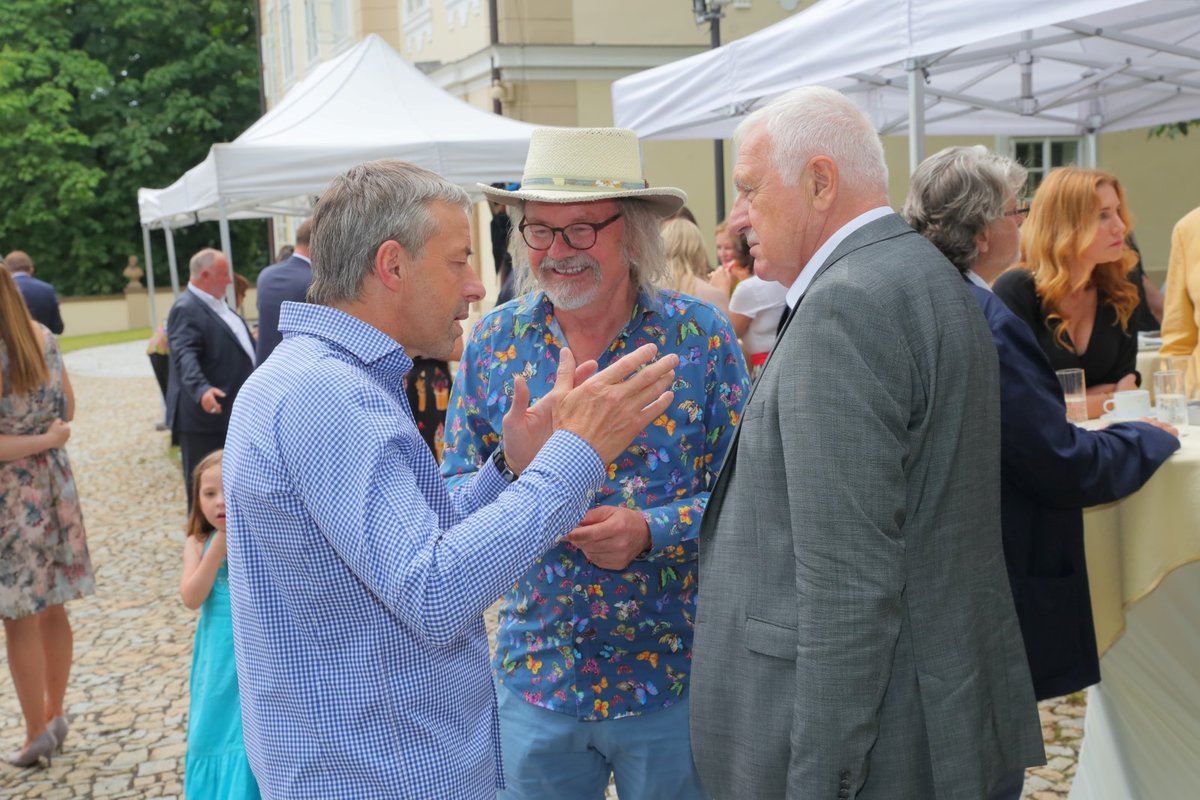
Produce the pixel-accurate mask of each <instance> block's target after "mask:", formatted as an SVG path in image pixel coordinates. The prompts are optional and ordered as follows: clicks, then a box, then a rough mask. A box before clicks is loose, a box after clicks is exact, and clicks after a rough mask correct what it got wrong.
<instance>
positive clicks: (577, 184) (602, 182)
mask: <svg viewBox="0 0 1200 800" xmlns="http://www.w3.org/2000/svg"><path fill="white" fill-rule="evenodd" d="M534 186H547V187H553V188H555V189H561V190H563V191H568V192H586V191H588V190H590V189H600V190H602V191H609V192H628V191H635V190H638V189H647V188H649V187H650V184H649V183H648V182H647V181H644V180H641V181H623V180H617V179H614V178H595V179H593V180H589V179H587V178H559V177H553V178H551V177H547V178H528V177H527V178H523V179H522V180H521V188H522V189H528V188H531V187H534Z"/></svg>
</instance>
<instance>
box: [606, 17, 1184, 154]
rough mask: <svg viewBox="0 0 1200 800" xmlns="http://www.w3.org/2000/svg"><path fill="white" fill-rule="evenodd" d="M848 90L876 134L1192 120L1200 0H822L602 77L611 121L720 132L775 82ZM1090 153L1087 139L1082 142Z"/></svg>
mask: <svg viewBox="0 0 1200 800" xmlns="http://www.w3.org/2000/svg"><path fill="white" fill-rule="evenodd" d="M806 84H822V85H826V86H830V87H833V88H835V89H838V90H840V91H842V92H845V93H846V94H848V95H850V96H852V97H854V98H855V99H856V100H857V102H858V103H859V104H860V105H861V106H862V107H863V109H864V110H866V111H867V113H868V114H869V115H870V116H871V118H872V120H873V121H874V122H875V125H876V127H877V128H878V130H879V131H880V133H883V134H898V133H905V132H908V133H909V134H910V135H909V151H910V162H911V166H913V167H915V166H916V164H917V163H919V162H920V161H921V159H922V158H923V157H924V136H925V132H929V133H935V134H950V135H954V134H973V135H978V134H993V135H1023V136H1080V135H1090V134H1094V133H1096V132H1099V131H1116V130H1125V129H1129V128H1138V127H1145V126H1150V125H1158V124H1164V123H1170V122H1176V121H1179V120H1182V119H1189V118H1192V117H1200V0H1053V2H1047V0H997V1H996V2H992V3H977V2H967V0H823V2H819V3H816V4H815V5H813V6H811V7H810V8H808V9H806V10H804V11H802V12H800V13H798V14H796V15H794V16H792V17H789V18H788V19H786V20H783V21H782V22H779V23H777V24H775V25H773V26H771V27H769V28H766V29H764V30H761V31H759V32H757V33H754V34H751V35H749V36H746V37H744V38H742V39H738V40H736V41H734V42H731V43H730V44H727V45H725V46H723V47H720V48H717V49H715V50H711V51H709V52H706V53H701V54H700V55H696V56H693V57H691V58H686V59H682V60H680V61H676V62H673V63H671V64H666V65H664V66H662V67H658V68H655V69H651V70H646V71H645V72H640V73H637V74H635V75H631V76H629V77H627V78H623V79H621V80H619V81H617V82H616V83H615V84H614V85H613V116H614V119H615V120H616V124H617V125H621V126H624V127H629V128H632V129H633V130H635V131H637V133H638V135H639V136H642V137H645V138H650V139H713V138H727V137H729V136H730V135H731V134H732V133H733V130H734V128H735V127H736V126H737V124H738V123H739V122H740V121H741V119H742V118H743V117H745V115H746V114H748V113H749V112H750V111H753V110H754V109H756V108H759V107H761V106H762V105H764V104H766V103H767V102H769V101H770V100H771V99H773V98H774V97H776V96H778V95H779V94H782V93H783V92H785V91H787V90H788V89H791V88H794V87H796V86H801V85H806ZM1092 152H1093V153H1094V148H1093V149H1092Z"/></svg>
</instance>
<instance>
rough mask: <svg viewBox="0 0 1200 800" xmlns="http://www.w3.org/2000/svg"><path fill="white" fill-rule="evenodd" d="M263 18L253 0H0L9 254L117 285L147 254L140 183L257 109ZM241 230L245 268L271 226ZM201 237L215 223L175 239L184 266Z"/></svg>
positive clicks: (63, 285)
mask: <svg viewBox="0 0 1200 800" xmlns="http://www.w3.org/2000/svg"><path fill="white" fill-rule="evenodd" d="M254 14H255V7H254V4H253V3H252V2H247V1H246V0H240V1H239V0H77V1H75V2H72V1H71V0H3V1H2V2H0V42H3V43H4V44H3V47H0V165H2V166H0V249H3V250H11V249H22V250H27V251H28V252H29V253H30V255H31V256H33V258H34V261H35V262H36V263H37V266H38V273H39V275H40V276H42V277H44V278H46V279H47V280H50V281H51V282H53V283H55V284H56V286H57V287H58V288H59V290H60V292H62V293H64V294H87V293H97V292H112V291H117V290H118V289H119V288H120V287H121V286H122V285H123V283H124V279H123V278H122V277H121V275H120V272H121V269H122V268H123V267H124V265H125V261H126V258H127V257H128V256H129V255H130V254H138V255H140V254H141V252H142V238H141V230H140V227H139V225H138V214H137V189H138V187H139V186H153V187H158V186H165V185H167V184H169V183H170V182H172V181H174V180H175V179H176V178H178V177H179V176H180V175H181V174H183V172H184V171H185V170H186V169H188V168H190V167H192V166H193V165H195V164H196V163H198V162H200V161H201V160H202V159H203V158H204V157H205V155H206V154H207V152H208V148H209V146H210V145H211V144H212V143H213V142H220V141H229V140H231V139H233V138H235V137H236V136H237V135H238V134H239V133H241V132H242V131H243V130H244V129H245V128H246V127H247V126H248V125H249V124H250V123H252V122H253V121H254V120H255V119H256V118H257V117H258V116H259V114H260V113H261V112H260V105H259V103H260V101H259V88H258V80H259V79H258V71H259V67H258V51H257V43H256V34H255V24H254ZM232 233H233V240H234V248H233V249H234V264H235V265H236V266H237V268H238V269H239V270H243V271H244V270H246V268H247V267H253V268H257V267H260V266H262V265H263V264H264V263H266V261H267V260H268V258H267V253H266V244H267V243H266V235H265V225H264V223H262V222H241V223H233V225H232ZM155 239H156V240H157V244H156V250H157V252H156V255H155V275H156V277H157V278H158V280H159V281H160V282H161V281H165V280H166V275H167V268H166V256H165V248H164V246H163V244H162V242H161V239H162V237H161V236H158V235H156V236H155ZM205 246H219V233H218V231H217V226H216V224H215V223H209V224H205V225H199V226H194V227H192V228H189V229H186V230H184V231H180V232H178V233H177V235H176V251H177V252H178V253H179V255H180V258H181V259H182V260H184V261H186V258H187V256H188V254H190V253H191V252H194V251H195V250H197V249H199V248H201V247H205Z"/></svg>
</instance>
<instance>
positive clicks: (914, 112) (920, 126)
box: [904, 59, 925, 175]
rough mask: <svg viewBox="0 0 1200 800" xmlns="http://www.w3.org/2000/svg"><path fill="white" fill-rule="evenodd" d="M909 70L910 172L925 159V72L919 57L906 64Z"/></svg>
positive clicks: (910, 173)
mask: <svg viewBox="0 0 1200 800" xmlns="http://www.w3.org/2000/svg"><path fill="white" fill-rule="evenodd" d="M904 66H905V69H907V70H908V174H909V175H912V174H913V173H914V172H916V171H917V167H918V166H920V164H921V162H922V161H924V160H925V72H924V69H923V66H924V65H923V64H922V63H921V61H920V60H918V59H910V60H909V62H908V63H907V64H905V65H904Z"/></svg>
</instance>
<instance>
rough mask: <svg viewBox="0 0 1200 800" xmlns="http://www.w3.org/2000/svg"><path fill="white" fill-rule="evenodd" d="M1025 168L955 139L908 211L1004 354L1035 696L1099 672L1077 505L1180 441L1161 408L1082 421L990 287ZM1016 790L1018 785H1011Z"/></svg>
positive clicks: (1004, 455)
mask: <svg viewBox="0 0 1200 800" xmlns="http://www.w3.org/2000/svg"><path fill="white" fill-rule="evenodd" d="M1024 185H1025V168H1024V167H1022V166H1021V165H1020V164H1017V163H1016V162H1014V161H1012V160H1011V159H1009V158H1006V157H1004V156H1000V155H996V154H994V153H989V152H988V151H987V149H986V148H984V147H979V146H976V147H950V148H947V149H945V150H942V151H941V152H939V153H936V154H935V155H932V156H930V157H929V158H928V159H926V160H925V161H924V163H922V164H921V166H920V167H918V168H917V170H916V172H914V173H913V176H912V180H911V188H910V189H909V194H908V200H907V201H906V202H905V204H904V216H905V218H906V219H907V220H908V221H909V223H910V224H911V225H912V226H913V227H914V228H915V229H916V230H917V231H918V232H919V233H921V234H922V235H923V236H925V237H926V238H927V239H929V240H930V241H931V242H933V244H934V245H935V246H936V247H937V248H938V249H939V250H941V251H942V253H943V254H944V255H945V256H946V257H947V258H948V259H950V261H951V262H952V263H953V264H954V265H955V266H956V267H958V268H959V270H960V271H961V272H962V273H963V276H964V277H965V278H966V279H967V280H968V281H970V282H971V283H972V287H971V289H972V293H973V294H974V295H975V299H976V301H977V302H978V303H979V306H980V307H981V308H982V309H983V313H984V315H985V316H986V317H987V321H988V326H989V327H990V328H991V331H992V339H993V341H994V342H995V345H996V351H997V353H998V355H999V358H1000V431H1001V439H1000V459H1001V482H1000V497H1001V528H1002V530H1003V535H1004V556H1005V560H1006V562H1007V564H1008V578H1009V581H1010V583H1011V584H1012V591H1013V597H1014V599H1015V601H1016V605H1017V616H1018V618H1019V619H1020V622H1021V633H1022V634H1023V636H1024V639H1025V650H1026V654H1027V655H1028V657H1029V667H1030V671H1031V672H1032V673H1033V688H1034V692H1035V694H1036V695H1037V698H1038V699H1039V700H1042V699H1045V698H1048V697H1058V696H1060V695H1065V694H1068V693H1070V692H1075V691H1078V690H1080V689H1083V688H1084V687H1087V686H1091V685H1092V684H1094V683H1096V682H1098V681H1099V680H1100V667H1099V658H1098V656H1097V653H1096V633H1095V629H1094V627H1093V623H1092V603H1091V596H1090V593H1089V591H1088V574H1087V563H1086V561H1085V559H1084V545H1083V515H1082V513H1081V511H1080V510H1081V509H1082V508H1083V507H1085V506H1090V505H1096V504H1098V503H1110V502H1113V501H1115V500H1118V499H1120V498H1121V497H1124V496H1125V495H1127V494H1130V493H1131V492H1134V491H1136V490H1137V489H1139V488H1140V487H1141V486H1142V484H1143V483H1145V482H1146V481H1147V480H1149V478H1150V476H1151V475H1152V474H1153V473H1154V471H1155V470H1156V469H1157V468H1158V466H1159V465H1160V464H1162V462H1163V461H1165V460H1166V458H1167V456H1169V455H1170V454H1171V453H1173V452H1175V451H1176V450H1177V449H1178V448H1179V440H1178V439H1177V438H1176V437H1175V435H1174V433H1175V431H1174V428H1172V427H1171V426H1169V425H1164V424H1163V423H1160V422H1158V421H1157V420H1150V419H1147V420H1143V421H1141V422H1123V423H1117V424H1115V425H1109V426H1108V427H1106V428H1104V429H1103V430H1097V431H1088V430H1084V429H1082V428H1079V427H1077V426H1075V425H1073V424H1072V423H1070V422H1068V421H1067V416H1066V405H1065V403H1064V402H1063V396H1062V389H1061V388H1060V386H1059V384H1058V380H1057V379H1056V378H1055V375H1054V370H1053V369H1052V368H1051V366H1050V362H1049V361H1048V360H1047V359H1046V355H1045V353H1044V352H1043V351H1042V349H1041V347H1040V346H1039V345H1038V343H1037V341H1036V340H1035V339H1034V337H1033V333H1032V332H1031V331H1030V329H1029V326H1028V325H1026V324H1025V323H1024V322H1023V321H1021V320H1020V319H1018V318H1017V317H1016V316H1015V315H1014V314H1013V313H1012V312H1011V311H1009V310H1008V307H1007V306H1006V305H1005V304H1004V303H1003V302H1001V301H1000V300H999V299H998V298H997V297H996V296H995V295H993V294H992V293H991V291H990V289H989V288H988V287H989V284H990V283H991V282H992V281H993V280H995V279H996V278H997V277H999V275H1000V273H1002V272H1003V271H1005V270H1006V269H1007V268H1008V267H1009V266H1011V265H1012V263H1013V262H1014V261H1015V260H1016V257H1017V244H1018V238H1017V237H1018V234H1017V227H1018V225H1019V224H1020V221H1021V219H1022V217H1023V213H1022V211H1021V210H1020V208H1019V207H1018V204H1017V199H1016V198H1017V194H1018V192H1020V191H1021V188H1022V187H1023V186H1024ZM1019 794H1020V785H1019V784H1017V785H1015V786H1014V793H1013V795H1012V796H1013V797H1016V796H1018V795H1019Z"/></svg>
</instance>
